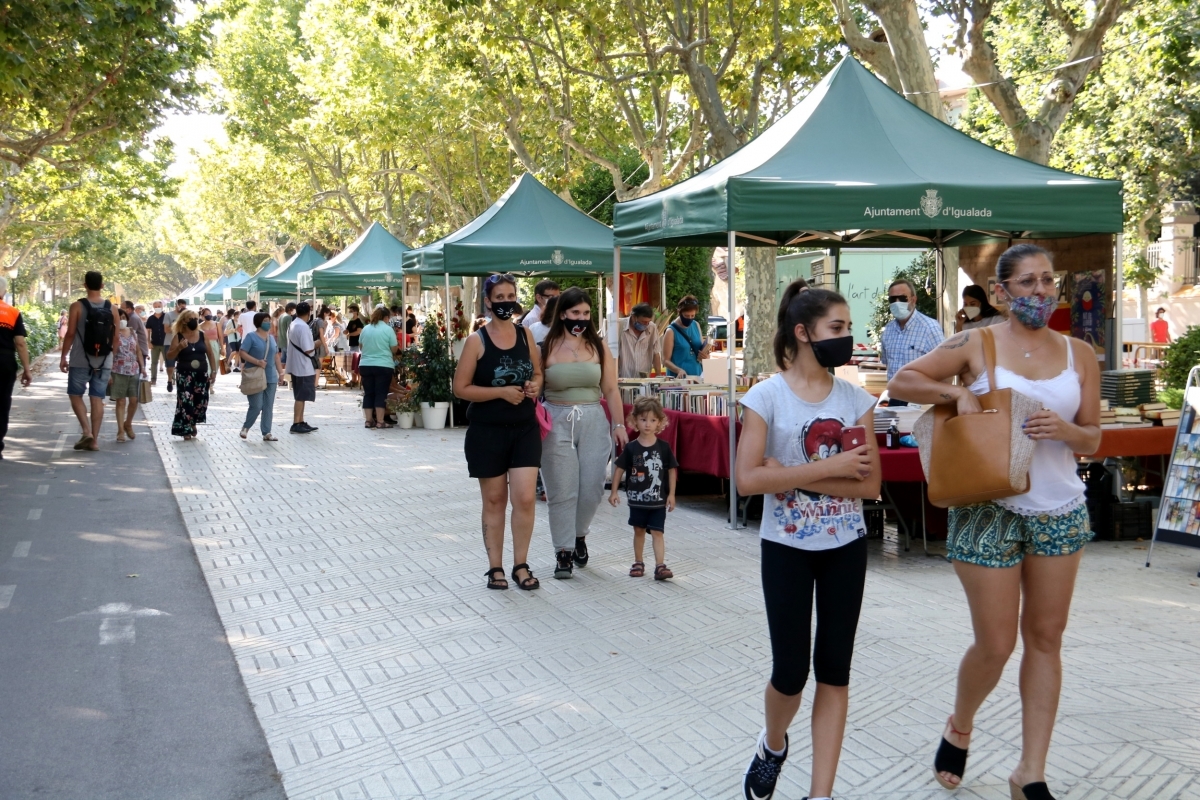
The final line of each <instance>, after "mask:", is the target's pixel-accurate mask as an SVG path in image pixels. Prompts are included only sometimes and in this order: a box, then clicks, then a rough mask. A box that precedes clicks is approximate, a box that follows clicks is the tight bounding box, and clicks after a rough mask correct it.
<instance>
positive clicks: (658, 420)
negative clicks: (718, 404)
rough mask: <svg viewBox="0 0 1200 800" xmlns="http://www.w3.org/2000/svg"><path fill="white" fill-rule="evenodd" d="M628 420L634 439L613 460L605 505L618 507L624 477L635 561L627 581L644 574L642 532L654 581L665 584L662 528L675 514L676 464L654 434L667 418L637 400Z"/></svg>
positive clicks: (653, 403) (651, 403)
mask: <svg viewBox="0 0 1200 800" xmlns="http://www.w3.org/2000/svg"><path fill="white" fill-rule="evenodd" d="M632 416H633V423H634V428H635V429H636V430H637V434H638V436H637V438H636V439H634V440H633V441H631V442H630V443H629V444H627V445H625V449H624V450H622V451H621V455H620V456H619V457H618V458H617V463H616V466H615V467H614V469H613V478H612V494H610V495H609V496H608V502H609V503H611V504H612V505H614V506H616V505H619V504H620V502H621V501H620V499H619V498H618V497H617V485H618V484H620V482H621V475H622V474H624V475H625V476H626V477H625V496H626V498H627V499H628V500H629V524H630V525H632V526H633V557H634V559H635V561H634V562H633V566H632V567H630V568H629V577H631V578H640V577H642V576H644V575H645V574H646V565H645V564H644V563H643V562H642V551H643V549H644V547H645V544H646V531H650V535H651V536H652V537H654V561H655V567H654V580H656V581H665V580H667V579H668V578H673V577H675V574H674V573H673V572H671V570H669V569H667V565H666V564H665V563H663V559H664V557H665V556H666V544H665V543H664V542H663V527H664V525H665V524H666V521H667V512H668V511H674V510H675V475H676V472H677V468H678V467H679V463H678V462H677V461H676V460H675V454H674V453H672V452H671V448H670V446H669V445H667V443H666V442H661V441H659V439H658V434H659V433H660V432H661V431H662V429H663V428H665V427H666V425H667V415H666V413H665V412H664V411H663V407H662V405H661V404H660V403H659V402H658V401H657V400H655V399H654V398H653V397H642V398H639V399H638V401H637V402H636V403H634V404H633V414H632ZM664 478H665V479H666V480H665V481H664ZM664 490H665V491H664ZM664 495H665V496H664Z"/></svg>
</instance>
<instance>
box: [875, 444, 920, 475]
mask: <svg viewBox="0 0 1200 800" xmlns="http://www.w3.org/2000/svg"><path fill="white" fill-rule="evenodd" d="M879 465H880V467H881V472H882V473H883V479H884V480H885V481H889V482H893V483H924V482H925V472H924V471H923V470H922V469H921V456H920V454H919V453H918V452H917V448H915V447H901V448H900V449H899V450H888V449H887V448H885V447H881V448H879Z"/></svg>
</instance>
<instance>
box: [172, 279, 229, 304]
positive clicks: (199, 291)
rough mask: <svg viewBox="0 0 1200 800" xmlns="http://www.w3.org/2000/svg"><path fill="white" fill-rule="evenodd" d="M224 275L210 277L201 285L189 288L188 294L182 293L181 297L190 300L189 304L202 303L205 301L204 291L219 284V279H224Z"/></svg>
mask: <svg viewBox="0 0 1200 800" xmlns="http://www.w3.org/2000/svg"><path fill="white" fill-rule="evenodd" d="M224 277H225V276H224V275H222V276H221V277H220V278H210V279H209V280H206V281H205V282H204V283H202V284H200V285H199V286H197V287H195V288H193V289H191V290H189V292H188V293H187V294H184V295H180V298H181V299H183V300H187V301H188V305H200V304H201V303H203V302H204V293H205V292H207V291H208V290H209V289H211V288H212V287H213V286H215V285H216V284H217V282H218V281H221V280H223V279H224Z"/></svg>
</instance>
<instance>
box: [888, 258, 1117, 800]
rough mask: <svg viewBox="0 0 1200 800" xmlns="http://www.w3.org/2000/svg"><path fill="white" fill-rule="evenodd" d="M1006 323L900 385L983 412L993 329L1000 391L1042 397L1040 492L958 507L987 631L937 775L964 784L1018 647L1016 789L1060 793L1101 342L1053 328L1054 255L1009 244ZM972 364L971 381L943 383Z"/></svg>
mask: <svg viewBox="0 0 1200 800" xmlns="http://www.w3.org/2000/svg"><path fill="white" fill-rule="evenodd" d="M996 280H997V282H998V283H999V285H1000V288H1001V290H1002V291H1003V292H1004V296H1005V297H1006V298H1007V302H1008V307H1009V318H1008V323H1007V324H1005V325H995V326H992V327H989V328H988V329H987V330H986V331H963V332H962V333H960V334H958V335H956V336H954V337H952V338H950V339H947V340H946V341H945V342H944V343H943V344H942V345H941V346H940V347H938V348H937V349H936V350H934V351H933V352H932V353H929V354H927V355H925V356H922V357H921V358H919V359H917V360H916V361H913V362H912V363H910V364H908V365H906V366H905V367H904V368H903V369H901V371H900V372H899V373H897V374H896V376H895V377H894V378H893V379H892V381H891V383H890V384H889V385H888V391H889V392H890V393H892V394H894V395H898V396H899V397H902V398H904V399H905V400H908V401H910V402H916V403H953V404H955V405H956V406H957V409H958V413H959V414H978V413H980V411H981V407H980V404H979V401H978V400H977V399H976V395H979V394H983V393H985V392H988V391H989V390H990V389H991V388H993V387H991V386H989V385H988V377H987V369H986V365H985V361H984V348H983V341H982V339H983V336H991V337H992V338H993V339H994V340H995V347H996V362H995V376H996V387H995V388H997V389H1005V388H1011V389H1015V390H1016V391H1019V392H1021V393H1022V394H1025V395H1028V396H1029V397H1032V398H1034V399H1036V400H1038V401H1040V402H1041V404H1042V407H1043V410H1042V411H1039V412H1037V413H1036V414H1034V415H1032V416H1031V417H1029V419H1028V420H1027V421H1026V422H1025V423H1024V430H1025V434H1026V435H1027V436H1028V437H1029V438H1031V439H1033V440H1035V442H1036V444H1035V447H1034V455H1033V463H1032V465H1031V466H1030V468H1029V484H1030V487H1031V488H1030V490H1029V491H1028V492H1026V493H1025V494H1019V495H1016V496H1013V497H1006V498H1003V499H1001V500H994V501H991V502H987V503H979V504H976V505H969V506H961V507H957V508H954V507H952V508H951V509H950V520H949V521H950V531H949V537H948V539H947V541H946V549H947V556H948V558H950V560H952V561H953V562H954V571H955V572H956V573H957V574H958V579H959V581H960V582H961V583H962V585H963V589H964V591H965V592H966V595H967V604H968V605H969V606H970V609H971V623H972V626H973V628H974V632H975V643H974V644H973V645H971V647H970V648H968V649H967V653H966V655H965V656H963V660H962V663H961V665H960V666H959V669H958V691H957V694H956V697H955V701H954V712H953V713H952V714H951V715H950V718H949V719H948V720H947V722H946V728H945V731H944V733H943V739H942V742H941V744H940V745H939V747H938V752H937V757H936V759H935V761H934V773H935V777H936V778H937V781H938V783H940V784H941V785H942V786H943V787H945V788H947V789H955V788H957V787H959V786H961V785H962V784H963V775H964V769H965V766H966V761H967V746H968V744H969V742H970V737H971V734H972V732H973V731H974V722H975V713H976V712H977V711H978V710H979V707H980V705H982V704H983V701H984V700H985V699H986V698H987V696H988V695H989V694H990V693H991V691H992V690H993V689H994V688H995V687H996V684H997V682H998V681H999V680H1000V674H1001V673H1002V672H1003V671H1004V665H1005V663H1007V661H1008V658H1009V656H1010V655H1011V654H1012V651H1013V647H1014V646H1015V645H1016V640H1017V633H1018V631H1019V632H1020V634H1021V639H1022V641H1023V642H1024V645H1025V648H1024V653H1023V655H1022V657H1021V719H1022V752H1021V759H1020V761H1019V762H1018V763H1017V765H1016V768H1015V769H1014V770H1013V773H1012V776H1011V777H1010V779H1009V784H1010V790H1011V794H1012V796H1013V798H1014V800H1053V796H1052V795H1051V794H1050V790H1049V789H1048V788H1047V787H1046V783H1045V777H1046V776H1045V773H1046V755H1047V752H1048V751H1049V748H1050V736H1051V734H1052V732H1053V730H1054V717H1055V714H1056V712H1057V709H1058V696H1059V690H1060V688H1061V685H1062V659H1061V649H1062V636H1063V631H1064V630H1065V629H1066V626H1067V616H1068V613H1069V612H1070V608H1071V595H1072V593H1073V591H1074V587H1075V575H1076V573H1077V572H1078V570H1079V562H1080V559H1081V558H1082V557H1083V547H1084V545H1085V544H1087V542H1089V541H1090V540H1091V538H1092V533H1091V530H1090V526H1089V522H1088V516H1087V507H1086V506H1085V505H1084V489H1083V482H1082V481H1080V480H1079V476H1078V475H1077V474H1076V472H1075V458H1074V455H1073V454H1074V453H1080V454H1083V455H1087V454H1088V453H1094V452H1096V449H1097V448H1098V447H1099V446H1100V373H1099V368H1098V367H1097V365H1096V354H1095V353H1094V352H1093V351H1092V348H1091V347H1090V346H1088V345H1087V344H1085V343H1084V342H1081V341H1079V340H1076V339H1069V338H1066V337H1064V336H1062V335H1061V334H1059V333H1055V332H1054V331H1052V330H1050V329H1049V328H1047V327H1046V324H1047V322H1049V320H1050V316H1051V314H1053V313H1054V310H1055V308H1056V307H1057V305H1058V302H1057V298H1058V286H1057V282H1056V281H1055V278H1054V267H1053V266H1052V265H1051V261H1050V254H1049V253H1047V252H1046V251H1045V250H1043V249H1042V248H1040V247H1035V246H1034V245H1028V244H1022V245H1017V246H1016V247H1010V248H1009V249H1008V250H1006V251H1005V252H1004V253H1003V254H1002V255H1001V256H1000V259H999V260H998V261H997V262H996ZM955 376H963V378H964V380H963V382H962V384H963V385H959V386H950V385H948V384H946V383H944V381H947V380H949V379H950V378H952V377H955Z"/></svg>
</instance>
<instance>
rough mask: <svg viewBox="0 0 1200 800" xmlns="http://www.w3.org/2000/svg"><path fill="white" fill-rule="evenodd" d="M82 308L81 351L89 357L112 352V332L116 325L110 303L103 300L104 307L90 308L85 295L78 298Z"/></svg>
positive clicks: (104, 355) (102, 355) (101, 355)
mask: <svg viewBox="0 0 1200 800" xmlns="http://www.w3.org/2000/svg"><path fill="white" fill-rule="evenodd" d="M79 305H80V308H81V309H82V310H83V321H82V325H83V352H84V355H86V356H87V357H88V358H89V359H91V358H107V357H108V354H109V353H111V352H112V342H113V334H114V333H115V332H116V329H117V326H116V324H115V323H114V321H113V312H112V303H110V302H109V301H107V300H105V301H104V308H102V309H99V310H97V309H95V308H92V304H91V303H89V302H88V299H87V298H86V297H81V298H79Z"/></svg>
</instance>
